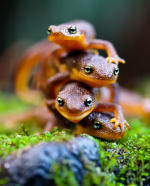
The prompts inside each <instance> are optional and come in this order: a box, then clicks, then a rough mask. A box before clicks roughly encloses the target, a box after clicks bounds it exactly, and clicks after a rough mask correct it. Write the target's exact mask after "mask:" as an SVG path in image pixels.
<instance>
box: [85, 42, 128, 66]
mask: <svg viewBox="0 0 150 186" xmlns="http://www.w3.org/2000/svg"><path fill="white" fill-rule="evenodd" d="M88 48H89V49H92V48H94V49H98V50H105V51H106V53H107V55H108V57H107V58H106V59H107V61H108V62H109V63H115V64H117V65H118V63H119V62H120V63H123V64H125V60H124V59H122V58H120V57H119V56H118V54H117V52H116V50H115V48H114V46H113V44H112V43H111V42H109V41H105V40H102V39H93V40H91V41H90V43H89V46H88Z"/></svg>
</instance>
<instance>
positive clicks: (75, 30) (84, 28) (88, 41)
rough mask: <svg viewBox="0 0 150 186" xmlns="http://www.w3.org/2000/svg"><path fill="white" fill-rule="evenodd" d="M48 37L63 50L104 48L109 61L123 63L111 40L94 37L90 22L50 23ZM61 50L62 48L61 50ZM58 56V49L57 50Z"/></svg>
mask: <svg viewBox="0 0 150 186" xmlns="http://www.w3.org/2000/svg"><path fill="white" fill-rule="evenodd" d="M48 31H49V36H48V39H49V41H51V42H54V43H57V44H59V45H60V46H61V47H62V48H63V49H64V50H65V51H67V52H71V51H79V50H80V51H85V50H89V49H98V50H105V51H106V53H107V55H108V58H107V60H108V61H109V62H114V63H117V64H118V63H119V62H121V63H125V61H124V60H123V59H121V58H120V57H119V56H118V54H117V52H116V50H115V48H114V46H113V45H112V43H111V42H108V41H105V40H100V39H94V36H95V32H94V29H93V27H92V25H91V24H89V23H88V22H85V21H74V22H70V23H66V24H62V25H58V26H54V25H51V26H49V28H48ZM62 52H63V50H62ZM58 53H59V54H58V56H60V53H61V52H60V51H59V52H58Z"/></svg>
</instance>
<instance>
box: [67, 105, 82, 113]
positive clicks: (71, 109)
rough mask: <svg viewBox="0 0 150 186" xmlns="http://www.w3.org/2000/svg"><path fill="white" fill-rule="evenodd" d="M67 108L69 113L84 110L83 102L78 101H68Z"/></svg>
mask: <svg viewBox="0 0 150 186" xmlns="http://www.w3.org/2000/svg"><path fill="white" fill-rule="evenodd" d="M66 107H67V110H68V111H69V113H72V114H78V113H81V112H82V104H80V103H78V102H76V103H68V104H66Z"/></svg>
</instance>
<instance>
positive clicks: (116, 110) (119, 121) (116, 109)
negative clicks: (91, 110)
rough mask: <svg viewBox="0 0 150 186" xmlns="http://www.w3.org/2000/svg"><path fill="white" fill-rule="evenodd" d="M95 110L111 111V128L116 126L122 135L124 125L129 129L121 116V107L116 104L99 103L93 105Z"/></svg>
mask: <svg viewBox="0 0 150 186" xmlns="http://www.w3.org/2000/svg"><path fill="white" fill-rule="evenodd" d="M95 111H96V112H112V113H113V114H114V118H112V119H111V120H110V122H112V123H115V124H114V126H113V128H114V129H116V128H117V127H118V126H120V128H121V135H122V136H123V135H124V133H125V130H124V125H125V126H126V127H127V128H128V129H130V126H129V124H128V123H127V121H126V120H125V118H124V116H123V112H122V109H121V107H120V106H119V105H118V104H112V103H99V104H97V105H96V107H95Z"/></svg>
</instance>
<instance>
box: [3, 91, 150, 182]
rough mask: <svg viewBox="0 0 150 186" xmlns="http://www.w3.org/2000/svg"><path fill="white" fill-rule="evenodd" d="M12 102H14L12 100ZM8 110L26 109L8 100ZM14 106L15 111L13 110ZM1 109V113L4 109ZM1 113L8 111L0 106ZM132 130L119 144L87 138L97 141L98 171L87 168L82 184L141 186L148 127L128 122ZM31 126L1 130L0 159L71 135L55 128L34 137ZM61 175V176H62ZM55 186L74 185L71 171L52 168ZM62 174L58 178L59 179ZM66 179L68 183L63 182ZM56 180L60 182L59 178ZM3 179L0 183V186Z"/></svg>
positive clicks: (149, 157) (148, 161)
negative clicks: (25, 148)
mask: <svg viewBox="0 0 150 186" xmlns="http://www.w3.org/2000/svg"><path fill="white" fill-rule="evenodd" d="M3 99H4V100H5V96H2V95H0V100H1V101H2V100H3ZM13 99H14V101H12V100H13ZM10 100H11V101H10V103H7V104H8V105H9V104H10V105H11V106H10V110H11V109H12V110H17V111H18V110H19V109H18V108H21V106H22V108H23V109H24V108H27V107H28V106H27V105H25V104H24V103H21V102H20V101H18V100H17V99H16V98H11V99H10ZM13 104H14V109H13ZM3 108H4V110H3ZM0 109H1V110H3V113H5V111H6V112H8V111H7V109H6V108H5V107H4V106H2V102H1V106H0ZM128 121H129V123H130V125H131V130H130V131H127V132H126V135H125V136H124V137H123V138H122V139H120V140H118V141H106V140H102V139H96V138H93V137H91V136H88V135H86V136H88V137H89V138H91V139H93V140H94V141H96V142H97V143H98V145H99V149H100V160H101V169H95V168H93V167H94V166H93V165H86V166H87V169H88V170H89V171H88V172H87V174H86V175H85V178H84V181H83V182H84V185H86V186H89V185H97V186H98V185H100V184H101V185H119V186H120V185H124V184H128V185H129V184H130V185H137V184H138V185H142V184H143V182H144V181H145V179H146V178H147V177H148V176H149V175H150V125H148V124H147V123H145V122H144V121H142V120H139V119H136V118H131V119H128ZM31 126H32V123H30V125H26V124H24V125H22V126H21V127H19V128H17V129H16V130H13V131H12V130H6V129H5V128H3V129H1V130H0V157H1V158H5V157H7V156H8V155H9V154H11V153H12V152H14V151H16V150H18V149H21V148H24V147H26V146H30V145H34V144H37V143H39V142H50V141H67V140H69V139H71V138H73V137H74V136H73V135H72V134H71V131H70V130H61V129H58V128H55V129H54V130H52V131H51V132H47V133H46V134H44V135H40V136H37V135H35V134H34V133H35V129H31ZM62 172H63V174H62ZM54 173H55V183H56V185H67V184H70V183H72V184H71V185H77V183H76V180H75V177H74V175H73V173H72V172H70V171H68V169H67V168H65V167H61V169H60V167H58V165H57V164H56V165H55V166H54ZM60 175H61V176H60ZM66 177H67V178H68V177H69V180H66ZM58 178H59V179H58ZM2 181H3V180H0V183H1V182H2Z"/></svg>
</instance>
